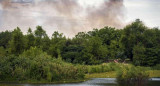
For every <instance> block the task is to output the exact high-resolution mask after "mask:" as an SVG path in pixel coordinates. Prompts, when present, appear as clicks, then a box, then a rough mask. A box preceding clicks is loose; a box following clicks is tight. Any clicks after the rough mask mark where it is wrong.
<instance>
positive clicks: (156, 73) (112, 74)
mask: <svg viewBox="0 0 160 86" xmlns="http://www.w3.org/2000/svg"><path fill="white" fill-rule="evenodd" d="M148 72H149V77H151V78H152V77H160V70H149V71H148ZM85 78H87V79H89V78H116V71H111V72H104V73H92V74H86V75H85Z"/></svg>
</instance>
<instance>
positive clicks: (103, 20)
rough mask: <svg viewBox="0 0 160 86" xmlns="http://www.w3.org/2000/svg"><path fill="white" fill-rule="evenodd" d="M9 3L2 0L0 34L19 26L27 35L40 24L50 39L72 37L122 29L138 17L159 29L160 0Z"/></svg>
mask: <svg viewBox="0 0 160 86" xmlns="http://www.w3.org/2000/svg"><path fill="white" fill-rule="evenodd" d="M7 1H8V0H0V31H5V30H13V29H14V28H15V27H17V26H19V27H20V28H21V29H22V31H23V32H24V33H26V31H27V29H28V27H31V28H32V29H33V30H34V29H35V27H36V26H37V25H41V26H42V27H43V28H44V29H45V30H46V32H47V33H48V34H49V35H50V36H51V34H52V33H53V32H54V31H59V32H62V33H64V34H65V35H66V36H70V37H72V36H74V35H75V34H76V33H77V32H79V31H89V30H92V29H93V28H102V27H104V26H112V27H116V28H123V27H124V26H125V25H126V24H129V23H131V22H132V21H134V20H135V19H137V18H139V19H141V20H142V21H144V23H145V24H146V25H147V26H149V27H160V0H22V1H24V2H23V3H22V2H21V3H13V2H20V1H19V0H12V3H9V2H7ZM118 1H119V2H118ZM25 2H27V3H25ZM28 2H29V3H28Z"/></svg>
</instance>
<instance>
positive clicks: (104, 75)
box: [85, 71, 116, 78]
mask: <svg viewBox="0 0 160 86" xmlns="http://www.w3.org/2000/svg"><path fill="white" fill-rule="evenodd" d="M85 78H116V71H111V72H104V73H93V74H86V75H85Z"/></svg>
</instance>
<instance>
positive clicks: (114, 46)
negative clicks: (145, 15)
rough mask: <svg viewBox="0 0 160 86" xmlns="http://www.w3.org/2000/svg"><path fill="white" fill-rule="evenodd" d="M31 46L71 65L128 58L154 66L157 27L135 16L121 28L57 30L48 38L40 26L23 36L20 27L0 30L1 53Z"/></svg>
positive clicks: (159, 59) (159, 42)
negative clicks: (67, 33) (73, 33)
mask: <svg viewBox="0 0 160 86" xmlns="http://www.w3.org/2000/svg"><path fill="white" fill-rule="evenodd" d="M31 47H37V48H40V49H41V50H42V51H44V52H47V54H48V55H51V56H52V58H58V57H61V58H62V59H63V60H65V61H66V62H71V63H74V64H88V65H91V64H100V63H103V62H106V61H108V60H109V59H122V60H125V59H130V60H131V61H132V62H133V63H134V64H135V65H143V66H154V65H156V64H159V63H160V54H159V53H160V30H159V29H158V28H148V27H146V26H145V25H144V24H143V23H142V21H140V20H139V19H137V20H136V21H135V22H133V23H131V24H129V25H127V26H126V27H125V28H124V29H115V28H112V27H104V28H101V29H99V30H98V29H94V30H93V31H89V32H87V33H86V32H79V33H78V34H77V35H76V36H75V37H73V38H66V37H65V36H64V35H63V34H62V33H58V32H57V31H55V32H54V33H53V35H52V37H51V38H50V37H48V35H47V34H46V31H45V30H44V29H43V28H42V27H41V26H37V29H36V30H35V31H34V32H32V29H31V28H29V29H28V32H27V34H26V35H24V34H23V33H22V31H21V30H20V28H19V27H17V28H16V29H14V31H5V32H1V33H0V50H1V51H0V56H8V55H16V56H19V55H20V54H22V53H23V52H24V51H26V50H28V49H30V48H31Z"/></svg>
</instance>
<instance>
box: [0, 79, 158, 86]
mask: <svg viewBox="0 0 160 86" xmlns="http://www.w3.org/2000/svg"><path fill="white" fill-rule="evenodd" d="M0 86H118V84H117V82H116V79H115V78H93V79H91V80H88V81H85V82H80V83H67V84H16V83H3V84H2V83H0ZM147 86H160V78H151V79H149V82H148V85H147Z"/></svg>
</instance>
